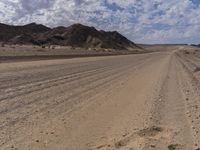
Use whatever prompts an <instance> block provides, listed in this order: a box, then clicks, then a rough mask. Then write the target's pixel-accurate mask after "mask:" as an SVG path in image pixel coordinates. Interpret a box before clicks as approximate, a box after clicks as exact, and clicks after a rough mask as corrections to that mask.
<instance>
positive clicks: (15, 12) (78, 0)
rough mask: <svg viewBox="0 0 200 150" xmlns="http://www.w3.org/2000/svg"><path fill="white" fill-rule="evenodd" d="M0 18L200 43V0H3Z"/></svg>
mask: <svg viewBox="0 0 200 150" xmlns="http://www.w3.org/2000/svg"><path fill="white" fill-rule="evenodd" d="M0 21H1V23H7V24H15V25H18V24H27V23H31V22H36V23H41V24H45V25H47V26H50V27H55V26H60V25H63V26H68V25H71V24H73V23H78V22H79V23H83V24H85V25H90V26H95V27H97V28H98V29H103V30H117V31H119V32H120V33H122V34H124V35H125V36H127V37H128V38H130V39H131V40H133V41H134V42H140V43H200V0H0Z"/></svg>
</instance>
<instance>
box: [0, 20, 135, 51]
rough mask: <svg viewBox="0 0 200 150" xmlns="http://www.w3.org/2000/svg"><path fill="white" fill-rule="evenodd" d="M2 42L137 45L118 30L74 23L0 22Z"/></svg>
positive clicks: (94, 46) (132, 46)
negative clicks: (99, 28)
mask: <svg viewBox="0 0 200 150" xmlns="http://www.w3.org/2000/svg"><path fill="white" fill-rule="evenodd" d="M0 30H1V31H3V32H1V33H0V41H1V42H9V43H11V44H35V45H62V46H73V47H82V48H111V49H129V48H135V47H137V45H136V44H135V43H133V42H132V41H130V40H128V39H127V38H126V37H124V36H123V35H121V34H120V33H118V32H117V31H113V32H106V31H102V30H101V31H98V30H97V29H95V28H94V27H88V26H85V25H82V24H74V25H71V26H69V27H56V28H52V29H51V28H48V27H46V26H43V25H38V24H35V23H31V24H28V25H24V26H11V25H4V24H0Z"/></svg>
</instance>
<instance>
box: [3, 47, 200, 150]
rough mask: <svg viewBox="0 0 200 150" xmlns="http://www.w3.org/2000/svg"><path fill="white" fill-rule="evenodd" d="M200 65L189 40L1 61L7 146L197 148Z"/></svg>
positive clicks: (31, 149)
mask: <svg viewBox="0 0 200 150" xmlns="http://www.w3.org/2000/svg"><path fill="white" fill-rule="evenodd" d="M164 48H165V47H163V49H164ZM188 51H189V53H188ZM198 66H200V49H197V48H192V47H188V46H175V47H173V46H172V47H171V48H169V47H168V50H166V51H165V50H163V51H160V52H155V53H149V54H139V55H127V56H108V57H92V58H75V59H68V60H67V59H60V60H42V61H34V62H32V61H29V62H15V63H1V64H0V114H1V115H0V129H1V130H0V149H1V150H9V149H11V150H12V149H14V150H118V149H119V150H198V148H200V101H199V100H200V96H199V95H200V90H199V89H200V81H199V80H200V72H199V70H200V69H199V68H198Z"/></svg>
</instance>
